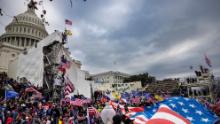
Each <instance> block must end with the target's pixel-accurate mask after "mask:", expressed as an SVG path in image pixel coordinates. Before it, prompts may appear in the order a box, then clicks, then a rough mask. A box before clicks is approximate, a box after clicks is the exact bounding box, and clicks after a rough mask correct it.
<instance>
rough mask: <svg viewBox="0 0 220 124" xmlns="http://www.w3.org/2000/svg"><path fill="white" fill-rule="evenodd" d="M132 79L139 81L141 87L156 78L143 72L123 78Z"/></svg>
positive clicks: (129, 80) (131, 80)
mask: <svg viewBox="0 0 220 124" xmlns="http://www.w3.org/2000/svg"><path fill="white" fill-rule="evenodd" d="M133 81H141V84H142V87H144V86H146V84H149V83H152V82H155V81H156V78H155V77H154V76H151V75H149V74H148V73H147V72H145V73H142V74H137V75H132V76H130V77H128V78H126V79H125V80H124V82H133Z"/></svg>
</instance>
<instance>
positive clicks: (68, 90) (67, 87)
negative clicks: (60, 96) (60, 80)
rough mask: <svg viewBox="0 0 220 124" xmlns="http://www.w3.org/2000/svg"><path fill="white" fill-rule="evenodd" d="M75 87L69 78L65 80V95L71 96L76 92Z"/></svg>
mask: <svg viewBox="0 0 220 124" xmlns="http://www.w3.org/2000/svg"><path fill="white" fill-rule="evenodd" d="M74 90H75V87H74V85H73V83H72V82H71V81H70V79H69V78H68V77H66V78H65V87H64V95H65V96H66V95H69V94H70V93H72V92H74Z"/></svg>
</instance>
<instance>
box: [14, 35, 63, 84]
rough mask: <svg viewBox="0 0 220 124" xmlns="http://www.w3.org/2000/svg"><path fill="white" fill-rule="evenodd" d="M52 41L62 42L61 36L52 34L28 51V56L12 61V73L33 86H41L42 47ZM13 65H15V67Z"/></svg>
mask: <svg viewBox="0 0 220 124" xmlns="http://www.w3.org/2000/svg"><path fill="white" fill-rule="evenodd" d="M54 41H62V36H61V33H60V32H54V33H52V34H51V35H49V36H48V37H46V38H45V39H43V40H41V41H40V42H39V43H38V44H37V47H36V48H35V47H32V48H30V49H29V50H28V54H26V55H24V54H20V55H19V56H18V59H17V60H15V61H13V62H12V63H11V65H13V68H12V69H13V71H15V74H14V75H13V77H14V76H15V77H14V78H16V77H19V78H21V77H25V78H26V79H28V80H29V81H30V82H31V83H33V84H34V85H36V86H37V85H38V86H42V85H43V70H44V63H43V58H44V54H43V47H44V46H48V45H50V44H51V43H53V42H54ZM14 63H17V64H16V65H17V66H15V64H14Z"/></svg>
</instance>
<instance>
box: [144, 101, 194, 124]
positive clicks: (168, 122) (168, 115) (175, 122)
mask: <svg viewBox="0 0 220 124" xmlns="http://www.w3.org/2000/svg"><path fill="white" fill-rule="evenodd" d="M147 124H191V123H190V121H189V120H188V119H186V118H184V117H183V116H181V115H180V114H178V113H176V112H174V111H173V110H171V109H170V108H169V107H168V106H167V105H161V106H160V108H159V109H158V110H157V112H156V113H155V114H154V115H153V116H152V117H151V119H149V120H148V121H147Z"/></svg>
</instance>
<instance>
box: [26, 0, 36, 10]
mask: <svg viewBox="0 0 220 124" xmlns="http://www.w3.org/2000/svg"><path fill="white" fill-rule="evenodd" d="M28 8H29V9H31V10H35V9H36V10H37V9H38V8H37V2H36V1H34V0H31V1H30V3H29V4H28Z"/></svg>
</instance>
